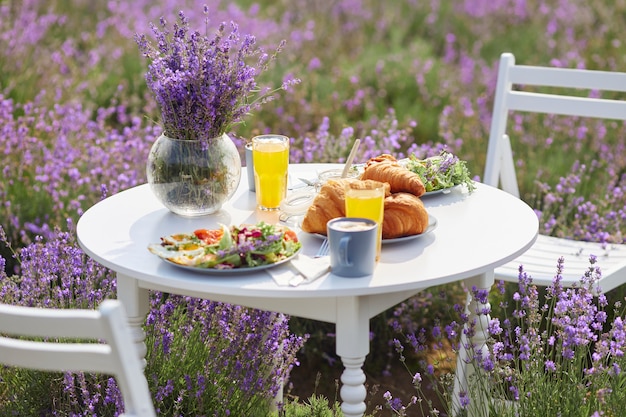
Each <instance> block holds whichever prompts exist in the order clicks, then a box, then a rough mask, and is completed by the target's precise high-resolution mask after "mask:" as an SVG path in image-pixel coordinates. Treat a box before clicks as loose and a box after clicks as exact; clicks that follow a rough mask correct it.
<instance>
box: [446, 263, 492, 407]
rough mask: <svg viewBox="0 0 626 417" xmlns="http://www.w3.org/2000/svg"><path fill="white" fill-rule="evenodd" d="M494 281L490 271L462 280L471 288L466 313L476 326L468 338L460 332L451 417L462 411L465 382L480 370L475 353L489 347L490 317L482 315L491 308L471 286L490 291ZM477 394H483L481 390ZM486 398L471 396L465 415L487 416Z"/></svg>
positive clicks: (483, 353) (486, 350)
mask: <svg viewBox="0 0 626 417" xmlns="http://www.w3.org/2000/svg"><path fill="white" fill-rule="evenodd" d="M493 283H494V278H493V272H491V273H485V274H482V275H478V276H475V277H472V278H468V279H466V280H465V285H466V286H467V288H468V290H469V291H470V292H469V294H468V296H467V304H466V309H465V312H466V313H467V314H468V323H475V326H474V333H473V335H472V337H471V339H470V340H468V338H467V336H466V334H465V333H463V334H462V335H461V341H460V343H461V345H460V351H459V354H458V357H457V364H456V375H455V380H454V392H453V396H452V415H453V416H455V415H458V414H459V412H460V410H461V400H460V397H461V394H462V393H463V394H468V381H469V380H470V378H472V375H474V374H475V373H476V372H478V371H479V369H478V368H477V367H476V366H475V364H474V363H473V362H472V358H473V356H474V355H475V354H477V353H478V352H481V355H482V357H485V355H488V354H489V348H488V346H487V338H488V334H487V328H488V326H489V320H490V316H489V314H483V312H484V311H490V310H491V305H490V304H489V301H488V300H483V301H485V302H481V301H480V300H477V299H476V298H475V297H474V296H473V294H472V288H476V289H477V290H486V291H489V290H490V289H491V287H492V286H493ZM465 328H466V329H467V328H468V324H466V325H465ZM468 346H471V348H470V349H469V350H468V349H467V347H468ZM477 393H482V390H480V391H479V392H477ZM477 393H474V394H477ZM488 400H489V399H488V398H487V397H485V398H476V397H474V398H472V401H471V403H470V405H469V409H468V416H469V417H478V416H484V417H487V416H488V415H489V409H488V408H487V401H488Z"/></svg>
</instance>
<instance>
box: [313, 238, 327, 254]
mask: <svg viewBox="0 0 626 417" xmlns="http://www.w3.org/2000/svg"><path fill="white" fill-rule="evenodd" d="M329 249H330V248H329V246H328V238H326V239H324V241H323V242H322V246H320V248H319V249H318V250H317V253H316V254H315V257H316V258H321V257H322V256H326V255H328V251H329Z"/></svg>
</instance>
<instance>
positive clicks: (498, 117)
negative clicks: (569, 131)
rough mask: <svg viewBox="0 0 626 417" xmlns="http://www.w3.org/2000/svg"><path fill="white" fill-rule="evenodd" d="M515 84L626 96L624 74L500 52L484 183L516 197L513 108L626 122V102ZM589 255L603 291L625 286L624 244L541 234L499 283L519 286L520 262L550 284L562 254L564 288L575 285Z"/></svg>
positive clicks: (507, 267)
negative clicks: (510, 126)
mask: <svg viewBox="0 0 626 417" xmlns="http://www.w3.org/2000/svg"><path fill="white" fill-rule="evenodd" d="M514 85H515V86H517V87H518V88H522V87H523V86H547V87H564V88H578V89H587V90H594V91H617V92H626V73H618V72H606V71H592V70H580V69H565V68H551V67H537V66H525V65H516V64H515V57H514V56H513V55H512V54H510V53H504V54H502V56H501V59H500V67H499V71H498V83H497V87H496V93H495V101H494V107H493V118H492V122H491V123H492V124H491V132H490V135H489V146H488V150H487V161H486V166H485V173H484V177H483V181H484V182H485V183H486V184H489V185H493V186H500V187H501V188H502V189H503V190H505V191H508V192H509V193H511V194H513V195H515V196H517V197H519V188H518V184H517V177H516V174H515V165H514V161H513V153H512V150H511V142H510V140H509V136H508V135H507V133H506V128H507V119H508V117H509V112H510V111H511V110H517V111H523V112H533V113H549V114H560V115H569V116H580V117H593V118H601V119H617V120H626V101H618V100H609V99H597V98H588V97H575V96H568V95H559V94H552V93H550V94H545V93H535V92H527V91H516V90H515V89H514V88H513V86H514ZM589 255H595V256H597V258H598V263H597V265H599V267H600V269H601V271H602V278H601V280H600V282H599V286H600V289H601V291H602V292H604V293H606V292H607V291H610V290H612V289H614V288H616V287H617V286H619V285H621V284H623V283H626V245H616V244H609V245H608V246H607V245H603V244H599V243H590V242H578V241H573V240H568V239H562V238H556V237H550V236H544V235H540V236H539V238H538V239H537V241H536V243H535V244H534V245H533V247H532V248H531V249H530V250H528V251H527V252H526V253H525V254H524V255H522V256H521V257H519V258H518V259H515V260H514V261H512V262H510V263H509V264H507V265H505V266H503V267H501V268H498V269H496V280H498V279H502V280H505V281H513V282H517V280H518V268H519V265H520V264H521V265H523V266H524V270H525V271H526V272H527V273H528V274H530V275H531V277H532V279H533V283H535V284H537V285H544V286H547V285H550V284H551V282H552V278H553V277H554V275H555V273H556V264H557V259H558V258H559V257H560V256H563V257H564V258H565V268H566V271H564V273H563V280H562V285H563V286H564V287H571V286H572V285H573V284H575V283H577V282H579V281H580V278H581V276H582V275H583V273H584V272H585V271H586V270H587V268H588V267H589Z"/></svg>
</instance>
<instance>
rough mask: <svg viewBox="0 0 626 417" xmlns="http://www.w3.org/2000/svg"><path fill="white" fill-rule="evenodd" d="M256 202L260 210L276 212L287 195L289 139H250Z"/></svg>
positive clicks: (267, 136)
mask: <svg viewBox="0 0 626 417" xmlns="http://www.w3.org/2000/svg"><path fill="white" fill-rule="evenodd" d="M252 160H253V165H254V185H255V188H256V202H257V206H258V207H259V208H260V209H261V210H270V211H273V210H278V209H279V207H280V202H281V201H282V200H283V199H284V198H285V196H286V195H287V171H288V168H289V138H288V137H286V136H282V135H261V136H255V137H254V138H252Z"/></svg>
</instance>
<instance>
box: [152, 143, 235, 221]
mask: <svg viewBox="0 0 626 417" xmlns="http://www.w3.org/2000/svg"><path fill="white" fill-rule="evenodd" d="M146 174H147V176H148V183H149V184H150V188H151V189H152V192H153V193H154V195H155V196H156V197H157V199H159V201H160V202H161V203H162V204H163V205H164V206H165V207H167V208H168V209H169V210H170V211H172V212H173V213H176V214H179V215H182V216H190V217H191V216H202V215H206V214H211V213H215V212H216V211H218V210H219V209H220V208H221V207H222V205H223V204H224V203H225V202H226V201H228V200H229V199H230V198H231V197H232V196H233V194H234V193H235V191H236V190H237V187H238V186H239V180H240V178H241V157H240V156H239V151H238V150H237V147H236V146H235V144H234V143H233V141H232V140H231V139H230V137H229V136H228V135H226V134H224V135H222V136H219V137H217V138H213V139H209V140H179V139H173V138H169V137H167V136H166V135H164V134H162V135H161V136H159V138H158V139H157V140H156V141H155V142H154V144H153V145H152V148H151V149H150V154H149V156H148V164H147V168H146Z"/></svg>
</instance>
